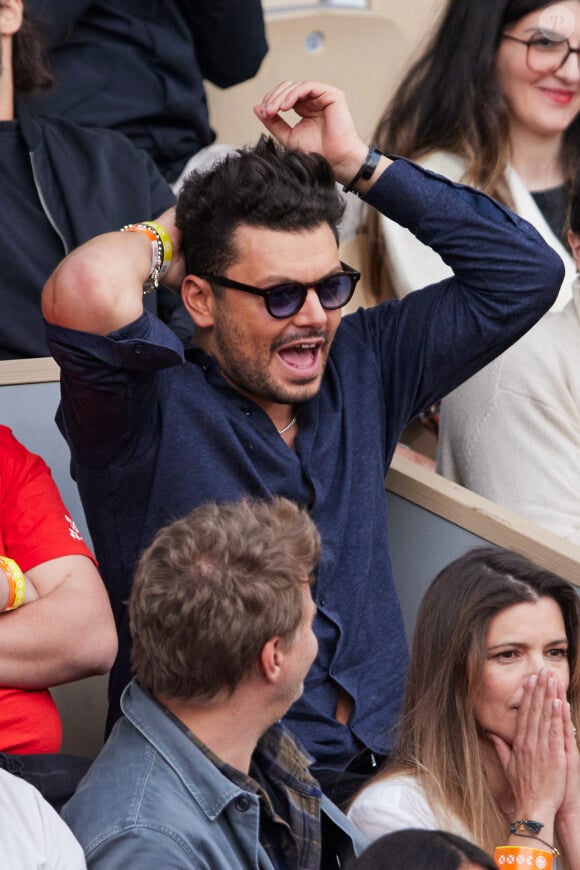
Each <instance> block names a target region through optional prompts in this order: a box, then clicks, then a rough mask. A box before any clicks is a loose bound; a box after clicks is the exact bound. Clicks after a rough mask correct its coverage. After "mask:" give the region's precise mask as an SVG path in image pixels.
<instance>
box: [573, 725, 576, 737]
mask: <svg viewBox="0 0 580 870" xmlns="http://www.w3.org/2000/svg"><path fill="white" fill-rule="evenodd" d="M572 736H573V737H576V726H575V725H572Z"/></svg>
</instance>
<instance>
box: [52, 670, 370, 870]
mask: <svg viewBox="0 0 580 870" xmlns="http://www.w3.org/2000/svg"><path fill="white" fill-rule="evenodd" d="M121 706H122V710H123V713H124V716H123V717H122V718H121V719H120V720H119V722H117V724H116V725H115V728H114V730H113V732H112V734H111V736H110V738H109V740H108V741H107V743H106V745H105V747H104V749H103V750H102V752H101V753H100V755H99V756H98V758H97V759H96V761H95V763H94V764H93V766H92V767H91V769H90V770H89V772H88V774H87V775H86V777H85V778H84V779H83V781H82V782H81V784H80V786H79V788H78V789H77V791H76V793H75V795H74V796H73V797H72V798H71V800H70V801H69V802H68V803H67V804H66V805H65V807H64V809H63V812H62V815H63V818H64V820H65V821H66V822H67V824H68V825H69V826H70V827H71V828H72V830H73V832H74V834H75V836H76V837H77V839H78V840H79V841H80V842H81V844H82V846H83V848H84V850H85V854H86V857H87V863H88V866H89V867H90V868H98V870H114V868H125V867H139V870H147V868H151V870H160V868H163V870H168V868H186V867H190V868H193V867H195V868H196V870H202V868H203V870H221V868H223V870H251V868H255V870H274V868H273V865H272V863H271V861H270V859H269V858H268V856H267V854H266V852H265V850H264V849H263V848H262V846H261V844H260V840H259V819H260V811H259V798H258V796H257V795H256V794H254V793H252V792H249V791H244V790H243V789H240V788H239V787H238V786H236V785H234V783H233V782H231V780H229V779H228V778H227V777H225V776H224V775H223V774H222V773H220V772H219V770H218V769H217V768H216V767H215V765H213V764H212V762H211V761H210V760H209V758H207V756H206V755H205V754H204V753H203V752H202V751H201V750H200V749H198V748H197V747H196V746H195V744H194V743H193V742H192V741H191V740H190V739H189V737H188V736H187V735H186V734H185V733H184V732H182V731H181V730H180V729H179V728H177V727H176V725H175V724H174V723H173V722H172V721H171V719H170V717H168V716H167V715H166V714H165V713H164V711H163V710H162V708H161V707H160V706H158V705H157V704H156V703H155V701H153V700H152V699H151V698H150V697H149V696H148V695H147V694H146V693H145V692H143V690H142V689H140V688H139V686H138V685H137V683H136V682H135V681H133V682H132V683H130V684H129V686H128V687H127V688H126V690H125V692H124V693H123V698H122V702H121ZM274 727H280V726H274ZM321 811H322V813H323V814H324V815H325V816H326V817H327V821H330V823H332V824H333V825H334V826H335V829H334V832H333V833H334V836H333V843H338V844H342V848H341V851H342V852H343V854H342V855H341V858H344V859H345V860H346V859H347V858H348V857H349V856H352V855H353V854H354V853H358V852H359V851H360V850H361V849H362V848H364V845H365V840H364V838H363V837H362V835H361V834H360V833H359V832H357V830H356V829H355V828H354V827H353V826H352V825H351V823H350V822H349V821H348V820H347V819H346V817H345V816H344V815H343V814H342V813H341V812H340V810H338V809H337V808H336V807H335V806H334V804H332V803H331V802H330V801H329V800H328V799H327V798H326V797H324V796H323V798H322V803H321ZM323 827H325V828H326V824H325V825H324V826H323Z"/></svg>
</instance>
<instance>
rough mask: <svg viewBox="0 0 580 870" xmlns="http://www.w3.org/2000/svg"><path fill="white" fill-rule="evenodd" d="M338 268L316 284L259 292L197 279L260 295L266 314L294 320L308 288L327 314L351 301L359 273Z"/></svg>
mask: <svg viewBox="0 0 580 870" xmlns="http://www.w3.org/2000/svg"><path fill="white" fill-rule="evenodd" d="M340 265H341V266H342V270H343V271H342V272H337V274H336V275H329V276H328V277H327V278H321V280H320V281H315V282H314V283H313V284H302V283H301V282H300V281H285V282H284V283H283V284H275V285H274V286H273V287H265V288H264V289H263V290H262V289H260V288H259V287H252V285H251V284H241V283H240V282H239V281H233V280H232V279H231V278H225V277H223V276H222V275H200V276H199V277H200V278H204V279H205V280H206V281H209V282H210V284H217V285H218V287H227V288H231V289H232V290H243V291H244V293H254V294H255V295H256V296H261V297H262V299H264V301H265V303H266V309H267V311H268V314H271V315H272V317H276V318H278V319H279V320H282V319H283V318H285V317H294V315H295V314H297V313H298V312H299V311H300V309H301V308H302V306H303V305H304V302H305V301H306V295H307V293H308V291H309V290H310V288H311V287H312V289H313V290H315V291H316V293H317V295H318V298H319V299H320V304H321V305H322V307H323V308H325V309H326V310H327V311H333V310H335V309H336V308H342V307H343V305H346V303H347V302H348V301H349V300H350V299H351V298H352V294H353V293H354V288H355V287H356V285H357V282H358V280H359V278H360V272H357V271H356V269H351V267H350V266H347V265H346V263H342V262H341V264H340Z"/></svg>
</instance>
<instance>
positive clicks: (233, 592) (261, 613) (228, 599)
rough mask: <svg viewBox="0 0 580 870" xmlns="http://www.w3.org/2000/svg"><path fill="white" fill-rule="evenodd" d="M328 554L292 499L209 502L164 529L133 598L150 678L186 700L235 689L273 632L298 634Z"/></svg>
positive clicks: (139, 656)
mask: <svg viewBox="0 0 580 870" xmlns="http://www.w3.org/2000/svg"><path fill="white" fill-rule="evenodd" d="M319 558H320V536H319V533H318V531H317V529H316V526H315V525H314V523H313V522H312V520H311V519H310V517H309V515H308V513H307V512H306V510H304V509H302V508H299V507H298V506H297V505H295V504H294V503H293V502H291V501H288V500H287V499H284V498H274V499H273V500H272V501H259V500H255V501H252V500H249V499H244V500H243V501H240V502H236V503H230V504H221V505H218V504H215V503H208V504H204V505H201V506H200V507H198V508H196V509H195V510H193V511H192V512H191V513H190V514H189V515H188V516H186V517H185V518H184V519H181V520H177V521H176V522H174V523H172V524H171V525H169V526H167V527H166V528H164V529H162V530H161V531H160V532H158V533H157V535H156V536H155V538H154V540H153V542H152V543H151V545H150V546H149V547H148V548H147V549H146V550H145V552H144V553H143V554H142V556H141V559H140V561H139V564H138V566H137V572H136V575H135V580H134V583H133V588H132V591H131V597H130V601H129V617H130V626H131V635H132V638H133V648H132V661H133V669H134V671H135V674H136V676H137V679H138V681H139V683H140V684H141V686H142V687H143V688H144V689H147V690H149V691H151V692H153V693H155V694H161V695H165V696H167V697H170V698H176V699H177V698H179V699H184V700H187V699H194V698H195V699H197V700H200V701H201V700H207V699H209V698H212V697H214V696H215V695H216V694H217V693H218V692H220V691H222V690H224V689H226V690H228V691H230V692H233V691H234V689H235V688H236V686H237V685H238V684H239V683H240V681H241V680H242V678H243V677H244V676H246V675H247V674H248V673H250V672H251V670H252V669H253V668H254V667H255V666H256V663H257V662H258V659H259V656H260V652H261V650H262V647H263V646H264V644H265V643H266V642H267V641H268V640H269V639H270V638H272V637H280V638H282V639H283V640H285V641H288V642H290V641H291V639H292V638H293V636H294V634H295V632H296V630H297V628H298V626H299V624H300V621H301V619H302V615H303V613H302V611H303V597H302V584H303V583H304V582H310V580H311V577H310V575H311V574H312V572H313V570H314V568H315V566H316V564H317V563H318V560H319Z"/></svg>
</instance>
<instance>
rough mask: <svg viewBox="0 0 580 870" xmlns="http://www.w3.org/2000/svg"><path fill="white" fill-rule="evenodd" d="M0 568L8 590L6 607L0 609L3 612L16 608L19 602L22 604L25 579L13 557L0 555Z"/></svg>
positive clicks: (24, 595) (24, 594) (24, 593)
mask: <svg viewBox="0 0 580 870" xmlns="http://www.w3.org/2000/svg"><path fill="white" fill-rule="evenodd" d="M0 570H2V571H3V572H4V574H5V576H6V579H7V580H8V587H9V590H10V591H9V593H8V601H7V603H6V607H5V608H4V610H3V611H2V612H3V613H5V612H6V611H8V610H16V609H17V608H18V607H20V605H21V604H24V599H25V598H26V579H25V577H24V574H23V573H22V571H21V570H20V568H19V567H18V565H17V563H16V562H15V561H14V559H10V558H9V557H8V556H0Z"/></svg>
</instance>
